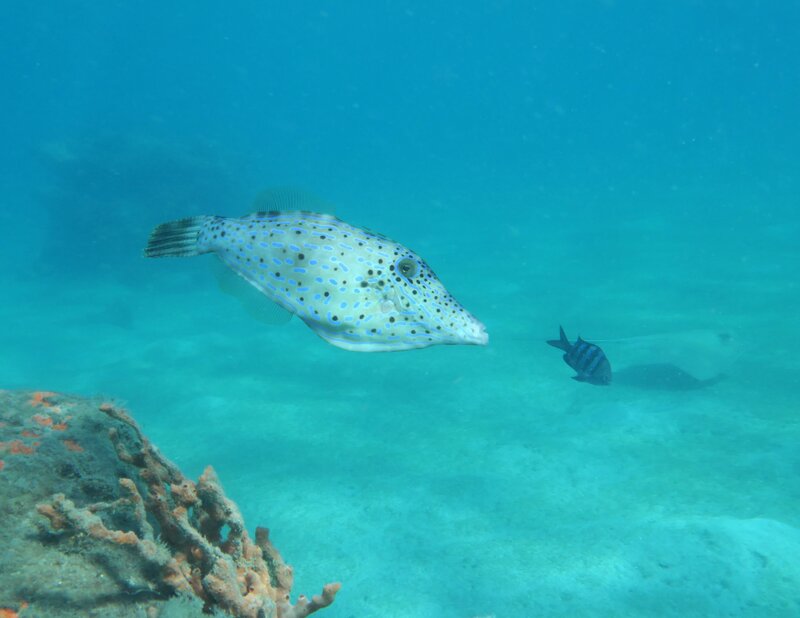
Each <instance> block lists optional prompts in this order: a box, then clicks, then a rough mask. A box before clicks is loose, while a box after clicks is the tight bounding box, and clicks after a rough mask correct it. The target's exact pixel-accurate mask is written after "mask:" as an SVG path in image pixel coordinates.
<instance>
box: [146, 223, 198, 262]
mask: <svg viewBox="0 0 800 618" xmlns="http://www.w3.org/2000/svg"><path fill="white" fill-rule="evenodd" d="M207 219H209V217H203V216H200V217H189V218H188V219H179V220H178V221H169V222H167V223H162V224H161V225H158V226H156V227H155V228H154V229H153V231H152V232H150V238H149V239H148V240H147V247H145V250H144V255H145V257H188V256H191V255H200V254H201V253H208V252H209V249H207V248H205V247H200V245H199V243H198V239H199V237H200V230H201V229H202V227H203V224H204V223H205V222H206V220H207Z"/></svg>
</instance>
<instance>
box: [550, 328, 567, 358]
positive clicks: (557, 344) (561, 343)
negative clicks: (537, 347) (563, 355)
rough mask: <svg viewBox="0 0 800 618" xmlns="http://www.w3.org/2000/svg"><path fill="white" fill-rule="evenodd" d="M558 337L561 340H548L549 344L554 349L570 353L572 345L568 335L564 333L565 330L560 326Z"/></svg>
mask: <svg viewBox="0 0 800 618" xmlns="http://www.w3.org/2000/svg"><path fill="white" fill-rule="evenodd" d="M558 335H559V337H560V338H559V339H548V340H547V343H548V344H550V345H551V346H553V347H554V348H558V349H559V350H564V351H565V352H567V351H569V349H570V348H571V347H572V345H571V344H570V342H569V339H567V334H566V333H565V332H564V328H563V327H561V326H559V327H558Z"/></svg>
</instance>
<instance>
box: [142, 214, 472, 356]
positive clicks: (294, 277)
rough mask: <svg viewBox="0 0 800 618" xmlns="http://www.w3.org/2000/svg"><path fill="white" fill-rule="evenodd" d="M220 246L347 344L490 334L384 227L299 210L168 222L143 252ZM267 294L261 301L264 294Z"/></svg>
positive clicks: (325, 333) (323, 333)
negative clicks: (370, 227) (373, 229)
mask: <svg viewBox="0 0 800 618" xmlns="http://www.w3.org/2000/svg"><path fill="white" fill-rule="evenodd" d="M202 253H214V254H216V255H217V257H219V258H220V260H222V262H223V263H224V264H225V265H226V266H228V267H229V268H230V269H231V270H233V271H234V272H235V273H236V274H238V275H239V276H240V277H242V278H244V279H245V280H246V281H247V282H248V283H250V284H251V285H253V286H254V287H255V288H257V289H258V291H260V292H261V293H262V294H264V296H266V297H267V299H269V300H271V301H273V302H275V303H277V304H279V305H280V306H281V307H283V308H284V309H286V310H288V311H290V312H291V313H293V314H296V315H297V316H298V317H299V318H300V319H302V320H303V321H304V322H305V323H306V324H307V325H308V326H309V328H311V329H312V330H313V331H314V332H315V333H317V334H318V335H319V336H320V337H322V338H323V339H325V340H326V341H328V342H329V343H331V344H332V345H335V346H337V347H340V348H344V349H345V350H352V351H359V352H379V351H392V350H408V349H412V348H423V347H427V346H431V345H436V344H476V345H485V344H486V343H487V342H488V335H487V333H486V330H485V328H484V326H483V324H481V323H480V322H479V321H478V320H477V319H475V318H474V317H473V316H472V315H471V314H470V313H469V312H468V311H466V310H465V309H464V308H463V307H462V306H461V305H460V304H459V303H458V302H457V301H456V300H455V299H454V298H453V296H451V295H450V293H449V292H448V291H447V290H446V289H445V287H444V286H443V285H442V283H441V282H440V281H439V279H438V278H437V277H436V274H435V273H434V272H433V270H431V268H430V267H429V266H428V265H427V264H426V263H425V261H424V260H423V259H422V258H421V257H420V256H418V255H417V254H416V253H414V252H413V251H411V250H410V249H408V248H406V247H404V246H403V245H401V244H399V243H396V242H394V241H392V240H390V239H388V238H386V237H384V236H382V235H380V234H377V233H374V232H370V231H368V230H365V229H362V228H358V227H354V226H352V225H349V224H347V223H345V222H344V221H341V220H339V219H337V218H336V217H333V216H331V215H326V214H320V213H315V212H308V211H302V210H294V211H287V212H278V211H270V212H257V213H253V214H251V215H247V216H245V217H241V218H227V217H215V216H200V217H192V218H189V219H182V220H180V221H174V222H170V223H164V224H162V225H160V226H158V227H156V228H155V230H153V232H152V234H151V235H150V240H149V242H148V245H147V248H146V249H145V255H146V256H147V257H176V256H190V255H199V254H202ZM267 299H265V302H268V301H267Z"/></svg>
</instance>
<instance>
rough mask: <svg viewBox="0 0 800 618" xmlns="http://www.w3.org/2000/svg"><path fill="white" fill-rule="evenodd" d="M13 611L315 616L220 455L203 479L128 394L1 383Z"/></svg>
mask: <svg viewBox="0 0 800 618" xmlns="http://www.w3.org/2000/svg"><path fill="white" fill-rule="evenodd" d="M0 522H2V526H0V540H2V543H3V560H2V562H3V568H2V569H1V570H0V612H4V613H3V614H2V615H3V616H15V615H19V616H23V617H26V616H30V617H33V616H51V617H54V618H57V617H59V616H76V615H86V616H104V617H113V616H146V617H154V616H201V615H203V613H206V614H208V613H220V615H231V616H238V617H242V618H303V617H304V616H308V615H309V614H311V613H313V612H315V611H317V610H319V609H322V608H324V607H327V606H328V605H330V604H331V603H332V602H333V600H334V597H335V596H336V593H337V592H338V591H339V584H327V585H326V586H324V587H323V590H322V592H321V594H319V595H316V596H314V597H312V598H310V599H309V598H306V597H304V596H300V597H299V598H298V599H297V601H296V602H295V603H294V604H292V603H291V596H290V594H291V587H292V569H291V567H289V566H288V565H286V563H285V562H284V561H283V558H282V557H281V555H280V553H279V552H278V551H277V550H276V549H275V547H274V546H273V545H272V543H271V542H270V540H269V531H268V530H267V529H266V528H260V527H259V528H256V530H255V535H254V538H252V537H251V536H250V534H249V533H248V531H247V528H246V526H245V523H244V520H243V518H242V515H241V513H240V512H239V509H238V507H237V506H236V504H234V503H233V502H232V501H231V500H230V499H229V498H227V497H226V495H225V493H224V491H223V489H222V485H221V483H220V481H219V479H218V478H217V475H216V473H215V472H214V470H213V468H211V467H210V466H209V467H208V468H206V470H205V471H204V473H203V474H202V475H201V476H200V478H199V479H198V480H197V481H192V480H190V479H188V478H186V477H185V476H184V475H183V473H182V472H181V471H180V470H179V469H178V468H177V467H176V466H175V465H174V464H172V463H171V462H170V461H169V460H168V459H167V458H166V457H164V456H163V455H162V454H161V453H160V452H159V451H158V449H157V448H156V447H155V446H154V445H153V444H152V443H151V442H150V441H149V440H148V439H147V437H146V436H145V435H144V434H143V433H142V431H141V429H140V428H139V426H138V425H137V424H136V422H135V421H134V420H133V419H132V418H131V416H130V415H129V414H128V413H127V412H126V411H124V410H123V409H121V408H120V407H118V406H116V405H114V404H112V403H108V402H101V401H96V400H86V399H80V398H76V397H71V396H66V395H60V394H56V393H50V392H11V391H0Z"/></svg>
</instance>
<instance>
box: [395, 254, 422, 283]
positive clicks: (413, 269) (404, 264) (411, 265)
mask: <svg viewBox="0 0 800 618" xmlns="http://www.w3.org/2000/svg"><path fill="white" fill-rule="evenodd" d="M397 272H399V273H400V274H401V275H403V276H404V277H405V278H406V279H411V278H412V277H415V276H416V275H417V263H416V262H415V261H414V260H412V259H411V258H403V259H402V260H399V261H398V262H397Z"/></svg>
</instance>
